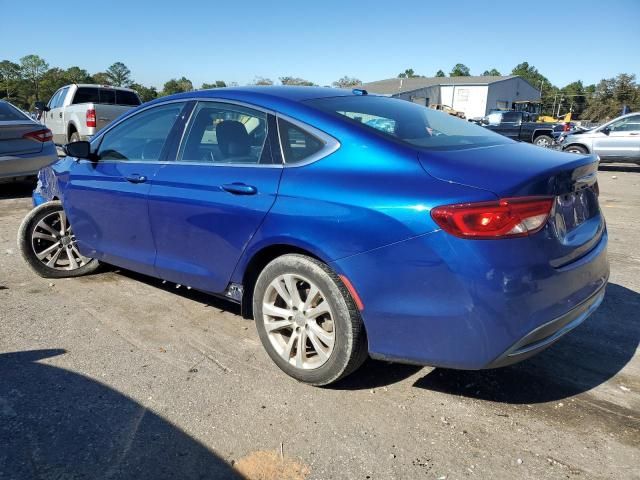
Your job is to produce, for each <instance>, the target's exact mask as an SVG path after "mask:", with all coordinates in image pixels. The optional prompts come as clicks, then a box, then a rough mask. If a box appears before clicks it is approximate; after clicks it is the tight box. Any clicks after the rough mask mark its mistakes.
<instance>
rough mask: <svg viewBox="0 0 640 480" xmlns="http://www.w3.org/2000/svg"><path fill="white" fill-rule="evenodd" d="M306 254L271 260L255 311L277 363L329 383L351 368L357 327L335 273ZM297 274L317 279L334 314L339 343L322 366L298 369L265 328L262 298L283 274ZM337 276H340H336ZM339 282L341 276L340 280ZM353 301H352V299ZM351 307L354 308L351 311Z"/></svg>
mask: <svg viewBox="0 0 640 480" xmlns="http://www.w3.org/2000/svg"><path fill="white" fill-rule="evenodd" d="M310 260H311V259H309V258H307V257H304V256H302V255H284V256H282V257H279V258H277V259H275V260H274V261H272V262H271V263H269V264H268V265H267V266H266V267H265V268H264V270H263V271H262V272H261V273H260V276H259V277H258V280H257V282H256V285H255V288H254V295H253V312H254V320H255V323H256V328H257V330H258V335H259V336H260V340H261V342H262V344H263V346H264V348H265V350H266V351H267V353H268V354H269V356H270V357H271V359H272V360H273V361H274V362H275V363H276V365H277V366H278V367H279V368H280V369H281V370H283V371H284V372H285V373H287V374H288V375H290V376H291V377H293V378H295V379H297V380H300V381H302V382H305V383H309V384H312V385H326V384H328V383H331V382H332V381H334V380H336V379H338V378H339V377H341V376H342V375H343V373H344V372H345V370H346V369H347V367H348V364H349V361H350V358H351V356H352V352H353V349H354V338H353V328H352V324H351V322H352V321H353V320H352V312H353V309H350V308H349V307H350V306H349V305H348V301H350V300H351V299H349V298H345V296H344V295H343V294H342V292H341V291H340V288H339V287H338V285H337V283H336V280H335V279H334V278H332V276H333V277H335V274H334V275H331V274H330V270H329V269H328V267H326V266H324V265H322V264H320V263H319V262H312V261H310ZM287 273H293V274H298V275H300V276H303V277H306V278H308V279H309V280H311V281H313V282H314V283H315V284H316V286H317V287H318V288H319V289H320V291H321V292H322V294H323V296H324V299H325V301H327V302H328V303H329V306H330V307H331V311H332V313H333V321H334V328H335V343H334V347H333V351H332V352H331V355H330V357H329V359H328V360H327V361H326V362H325V363H324V364H323V365H322V366H320V367H318V368H315V369H311V370H303V369H298V368H296V367H294V366H293V365H291V364H290V363H288V362H287V361H286V360H285V359H283V358H282V357H281V356H280V355H279V354H278V352H277V351H276V350H275V349H274V347H273V346H272V345H271V341H270V340H269V336H268V333H267V331H266V329H265V327H264V320H263V314H262V301H263V298H264V294H265V292H266V289H267V287H268V286H269V284H270V283H271V282H272V281H273V279H274V278H276V277H278V276H279V275H283V274H287ZM336 279H337V277H336ZM338 281H339V279H338ZM351 301H352V300H351ZM350 310H351V311H350Z"/></svg>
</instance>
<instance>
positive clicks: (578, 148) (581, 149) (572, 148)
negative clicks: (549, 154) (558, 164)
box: [564, 145, 588, 154]
mask: <svg viewBox="0 0 640 480" xmlns="http://www.w3.org/2000/svg"><path fill="white" fill-rule="evenodd" d="M564 151H565V152H569V153H579V154H586V153H588V152H587V149H586V148H584V147H581V146H580V145H571V146H569V147H567V148H565V149H564Z"/></svg>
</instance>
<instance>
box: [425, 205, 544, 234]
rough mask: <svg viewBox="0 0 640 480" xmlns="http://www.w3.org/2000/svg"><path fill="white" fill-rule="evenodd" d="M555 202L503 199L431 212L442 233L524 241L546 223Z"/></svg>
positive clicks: (448, 206)
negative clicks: (521, 238)
mask: <svg viewBox="0 0 640 480" xmlns="http://www.w3.org/2000/svg"><path fill="white" fill-rule="evenodd" d="M552 205H553V198H550V197H519V198H504V199H502V200H497V201H495V202H479V203H462V204H458V205H444V206H442V207H436V208H434V209H433V210H431V217H432V218H433V219H434V220H435V222H436V223H437V224H438V225H440V227H442V229H443V230H444V231H446V232H448V233H450V234H452V235H455V236H456V237H461V238H476V239H488V238H492V239H495V238H512V237H524V236H526V235H529V234H532V233H535V232H537V231H538V230H540V229H541V228H542V227H543V226H544V224H545V223H546V222H547V218H548V217H549V212H550V211H551V206H552Z"/></svg>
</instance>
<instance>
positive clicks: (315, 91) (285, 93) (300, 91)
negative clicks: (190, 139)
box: [190, 85, 354, 101]
mask: <svg viewBox="0 0 640 480" xmlns="http://www.w3.org/2000/svg"><path fill="white" fill-rule="evenodd" d="M205 92H211V93H212V94H213V95H214V96H224V95H233V94H235V93H246V94H254V95H257V96H270V97H277V98H282V99H285V100H295V101H303V100H311V99H314V98H326V97H342V96H347V95H354V93H353V90H347V89H344V88H332V87H298V86H292V85H279V86H272V85H252V86H247V87H227V88H213V89H210V90H196V91H194V92H190V93H193V94H196V95H202V94H203V93H205Z"/></svg>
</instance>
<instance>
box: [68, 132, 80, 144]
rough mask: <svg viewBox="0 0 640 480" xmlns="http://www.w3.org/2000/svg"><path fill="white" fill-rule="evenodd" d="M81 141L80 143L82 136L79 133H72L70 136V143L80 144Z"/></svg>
mask: <svg viewBox="0 0 640 480" xmlns="http://www.w3.org/2000/svg"><path fill="white" fill-rule="evenodd" d="M79 141H80V134H79V133H78V132H71V135H69V143H73V142H79Z"/></svg>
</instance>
